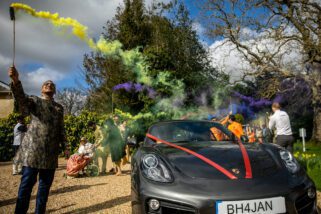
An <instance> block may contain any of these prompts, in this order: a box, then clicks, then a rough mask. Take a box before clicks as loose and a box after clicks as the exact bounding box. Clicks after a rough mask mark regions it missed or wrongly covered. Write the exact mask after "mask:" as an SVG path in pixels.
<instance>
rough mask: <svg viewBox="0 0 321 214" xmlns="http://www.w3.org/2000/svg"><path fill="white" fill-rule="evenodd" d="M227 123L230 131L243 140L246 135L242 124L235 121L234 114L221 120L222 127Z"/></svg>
mask: <svg viewBox="0 0 321 214" xmlns="http://www.w3.org/2000/svg"><path fill="white" fill-rule="evenodd" d="M227 123H229V125H228V126H227V128H228V130H230V131H231V132H232V133H233V134H234V135H235V136H236V137H238V138H241V136H242V135H244V133H243V127H242V124H241V123H239V122H236V121H235V116H234V115H233V114H230V115H228V116H227V117H226V118H224V119H223V120H221V124H222V125H226V124H227Z"/></svg>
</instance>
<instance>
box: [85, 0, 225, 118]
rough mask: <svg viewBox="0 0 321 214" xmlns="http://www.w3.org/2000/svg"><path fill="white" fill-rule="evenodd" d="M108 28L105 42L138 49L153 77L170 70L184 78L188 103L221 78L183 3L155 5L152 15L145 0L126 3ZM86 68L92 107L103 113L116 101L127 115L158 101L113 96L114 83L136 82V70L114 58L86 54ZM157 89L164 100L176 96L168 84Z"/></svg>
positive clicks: (140, 95)
mask: <svg viewBox="0 0 321 214" xmlns="http://www.w3.org/2000/svg"><path fill="white" fill-rule="evenodd" d="M168 14H170V15H168ZM104 29H105V31H104V33H103V35H104V37H105V39H107V40H109V41H112V40H119V41H120V42H121V43H122V44H123V49H124V50H131V49H133V48H139V51H140V52H141V53H142V54H143V55H144V57H145V58H146V62H147V63H148V73H149V75H150V76H151V77H152V78H155V77H156V76H157V75H158V74H159V73H160V72H164V71H166V72H168V73H170V75H171V78H172V79H177V80H182V81H183V82H184V84H185V85H186V86H187V87H186V93H187V99H186V103H188V104H191V103H194V102H191V101H192V100H193V99H194V98H195V97H197V96H198V92H199V91H201V90H203V89H204V88H207V86H209V85H212V84H213V83H214V82H220V81H221V80H222V78H220V74H219V73H218V72H217V71H216V70H215V69H214V68H213V67H212V66H211V64H210V60H209V57H208V53H207V51H206V49H205V48H204V47H203V45H202V44H201V43H200V41H199V39H198V36H197V33H196V32H195V30H193V27H192V20H191V19H190V17H189V13H188V11H187V10H186V8H185V7H184V5H183V4H174V3H173V4H168V5H165V4H155V5H154V6H153V7H152V9H151V10H149V11H147V9H146V8H145V6H144V4H143V1H142V0H126V1H124V5H123V6H122V7H119V8H118V9H117V13H116V15H115V17H114V18H113V19H112V20H111V21H108V22H107V24H106V26H105V27H104ZM84 68H85V71H84V74H85V77H86V81H87V83H88V84H89V86H90V93H89V100H90V101H89V103H90V104H91V105H92V107H93V108H95V109H97V110H98V111H109V112H111V103H114V104H115V106H114V107H117V108H119V109H121V110H123V111H129V112H131V113H137V112H140V111H142V110H146V109H148V108H149V107H150V106H152V105H153V104H154V103H155V102H154V101H153V100H151V99H150V98H148V96H146V95H145V94H143V93H113V90H112V88H113V87H114V86H115V85H117V84H120V83H125V82H128V81H135V80H136V77H135V75H134V74H133V72H131V71H130V70H128V68H125V67H124V66H123V65H122V64H121V62H120V61H117V59H114V58H113V57H109V58H106V57H103V56H101V54H100V53H91V54H90V55H85V57H84ZM221 82H222V81H221ZM200 83H202V84H200ZM156 90H157V92H158V94H159V95H160V96H162V97H166V96H167V97H168V96H171V95H172V94H171V93H172V92H171V91H169V90H168V86H167V85H164V84H163V85H162V84H158V85H157V88H156ZM111 94H113V102H112V95H111Z"/></svg>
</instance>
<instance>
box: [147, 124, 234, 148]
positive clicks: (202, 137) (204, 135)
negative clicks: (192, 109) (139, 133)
mask: <svg viewBox="0 0 321 214" xmlns="http://www.w3.org/2000/svg"><path fill="white" fill-rule="evenodd" d="M149 133H150V134H151V135H153V136H155V137H157V138H160V139H162V140H166V141H168V142H172V143H179V142H189V141H194V142H195V141H230V139H231V136H232V134H231V132H229V131H228V130H227V129H226V128H225V127H223V126H222V125H221V124H219V123H214V122H207V121H173V122H162V123H158V124H155V125H154V126H152V127H151V128H150V130H149Z"/></svg>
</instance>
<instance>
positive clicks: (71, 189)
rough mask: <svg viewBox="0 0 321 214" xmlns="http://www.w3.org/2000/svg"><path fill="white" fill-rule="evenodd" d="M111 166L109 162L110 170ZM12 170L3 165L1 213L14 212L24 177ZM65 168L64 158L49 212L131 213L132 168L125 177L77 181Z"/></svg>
mask: <svg viewBox="0 0 321 214" xmlns="http://www.w3.org/2000/svg"><path fill="white" fill-rule="evenodd" d="M110 163H111V162H110V160H108V162H107V165H108V169H110V168H111V166H110ZM11 169H12V167H11V162H2V163H0V214H2V213H6V214H7V213H13V212H14V207H15V201H16V197H17V191H18V187H19V183H20V176H12V175H11V173H12V172H11ZM65 169H66V161H65V160H64V159H60V160H59V168H58V170H57V171H56V175H55V179H54V182H53V185H52V187H51V191H50V195H49V199H48V204H47V211H48V212H49V213H84V214H85V213H115V214H116V213H117V214H118V213H119V214H125V213H131V209H130V175H129V173H130V171H129V170H130V166H129V165H126V166H125V167H124V174H125V175H123V176H115V175H106V176H99V177H89V178H76V179H66V178H64V177H63V174H64V173H65ZM36 185H37V184H36ZM36 194H37V189H36V188H34V190H33V192H32V196H31V203H30V207H29V213H33V212H34V208H35V203H36V201H35V197H36Z"/></svg>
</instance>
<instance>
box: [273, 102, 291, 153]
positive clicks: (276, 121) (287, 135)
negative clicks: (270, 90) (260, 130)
mask: <svg viewBox="0 0 321 214" xmlns="http://www.w3.org/2000/svg"><path fill="white" fill-rule="evenodd" d="M272 111H273V112H274V114H273V115H272V116H271V117H270V121H269V129H270V130H273V129H274V128H275V129H276V144H278V145H280V146H282V147H284V148H285V149H287V150H288V151H290V152H293V142H294V138H293V136H292V129H291V123H290V118H289V115H288V114H287V113H286V112H285V111H282V110H281V106H280V104H279V103H276V102H275V103H273V104H272Z"/></svg>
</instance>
